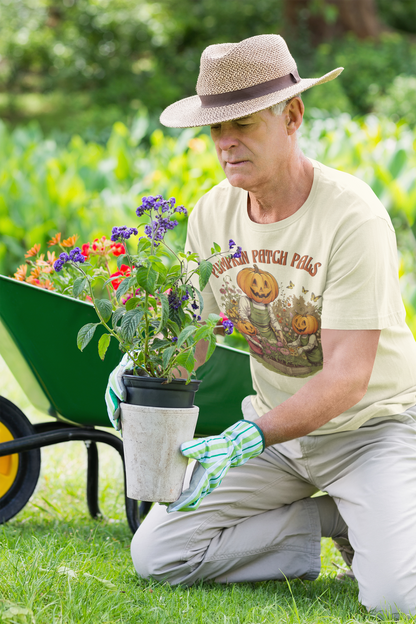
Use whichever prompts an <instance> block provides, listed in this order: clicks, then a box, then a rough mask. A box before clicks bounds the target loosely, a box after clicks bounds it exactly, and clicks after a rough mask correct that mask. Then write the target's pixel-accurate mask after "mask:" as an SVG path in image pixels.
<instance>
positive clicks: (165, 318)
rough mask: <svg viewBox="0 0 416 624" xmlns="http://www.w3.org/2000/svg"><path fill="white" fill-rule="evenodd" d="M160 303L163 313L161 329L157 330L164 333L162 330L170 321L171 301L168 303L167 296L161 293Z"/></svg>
mask: <svg viewBox="0 0 416 624" xmlns="http://www.w3.org/2000/svg"><path fill="white" fill-rule="evenodd" d="M159 301H160V303H161V304H162V307H161V312H162V313H161V317H160V325H159V329H158V330H157V331H158V332H160V331H162V329H164V328H165V327H166V324H167V322H168V320H169V301H168V298H167V296H166V295H164V294H163V293H161V294H160V295H159Z"/></svg>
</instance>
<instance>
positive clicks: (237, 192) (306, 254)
mask: <svg viewBox="0 0 416 624" xmlns="http://www.w3.org/2000/svg"><path fill="white" fill-rule="evenodd" d="M311 162H312V164H313V167H314V180H313V185H312V189H311V192H310V194H309V197H308V198H307V200H306V202H305V203H304V204H303V206H302V207H301V208H300V209H299V210H298V211H297V212H295V213H294V214H293V215H291V216H290V217H288V218H287V219H284V220H282V221H279V222H277V223H271V224H259V223H254V222H253V221H251V220H250V218H249V216H248V213H247V192H246V191H243V190H242V189H239V188H235V187H232V186H231V185H230V184H229V183H228V181H227V180H224V181H223V182H221V183H220V184H218V185H217V186H216V187H214V188H213V189H212V190H211V191H209V192H208V193H207V194H206V195H204V196H203V197H202V198H201V199H200V201H199V202H198V203H197V205H196V206H195V208H194V210H193V212H192V213H191V215H190V218H189V223H188V237H187V243H186V249H187V250H189V251H195V252H197V253H198V254H199V255H200V257H201V258H208V257H209V256H210V255H211V247H212V244H213V243H214V242H216V243H218V244H219V245H220V246H221V248H222V249H223V250H224V249H228V241H229V239H233V240H234V241H235V242H236V244H237V245H239V246H241V247H242V256H241V258H240V259H232V260H229V259H228V258H222V259H221V260H217V261H216V262H214V270H213V274H212V276H211V278H210V281H209V284H208V285H207V287H206V288H205V289H204V291H203V298H204V310H203V313H202V316H203V318H206V316H207V315H208V314H209V313H211V312H217V313H218V311H221V312H224V313H225V314H226V315H227V316H228V317H229V318H230V319H231V320H232V321H233V322H234V323H235V325H236V326H237V328H238V329H239V331H240V332H241V333H243V335H244V336H245V338H246V339H247V342H248V344H249V347H250V355H251V358H250V361H251V372H252V377H253V387H254V390H255V392H256V395H255V396H254V397H253V398H252V401H253V406H254V408H255V410H256V412H257V413H258V414H259V415H263V414H265V413H266V412H267V411H269V410H270V409H271V408H273V407H275V406H276V405H280V404H281V403H282V402H283V401H285V400H286V399H288V398H289V397H290V396H292V395H293V394H295V392H297V391H298V390H299V389H300V388H301V387H302V386H303V385H304V384H305V383H306V382H307V381H308V380H309V379H310V378H311V376H312V375H315V374H316V373H317V372H319V371H320V370H321V369H322V347H321V329H322V328H324V329H344V330H345V329H347V330H348V329H380V330H381V336H380V341H379V345H378V349H377V355H376V359H375V363H374V368H373V372H372V375H371V379H370V383H369V387H368V390H367V393H366V394H365V396H364V398H363V399H362V400H361V401H360V402H359V403H358V404H356V405H354V407H352V408H350V409H349V410H347V411H346V412H344V413H342V414H340V415H339V416H337V417H336V418H333V419H332V420H331V421H329V422H328V423H326V424H325V425H323V426H322V427H320V428H319V429H318V430H316V431H314V432H313V433H314V435H320V434H327V433H335V432H340V431H347V430H353V429H357V428H358V427H360V426H361V425H362V424H364V423H365V422H366V421H367V420H369V419H370V418H375V417H386V416H394V415H397V414H400V413H401V412H403V411H405V410H406V409H407V408H409V407H411V406H413V405H415V404H416V344H415V340H414V338H413V336H412V334H411V332H410V330H409V328H408V327H407V325H406V323H405V310H404V306H403V303H402V299H401V295H400V288H399V280H398V267H397V249H396V238H395V233H394V229H393V226H392V223H391V221H390V217H389V215H388V213H387V211H386V210H385V208H384V207H383V205H382V204H381V203H380V201H379V200H378V198H377V197H376V195H375V194H374V193H373V191H372V190H371V189H370V187H369V186H368V185H367V184H365V183H364V182H362V181H361V180H359V179H357V178H355V177H354V176H351V175H349V174H347V173H343V172H341V171H337V170H335V169H331V168H330V167H326V166H325V165H322V164H321V163H318V162H316V161H311Z"/></svg>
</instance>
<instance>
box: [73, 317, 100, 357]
mask: <svg viewBox="0 0 416 624" xmlns="http://www.w3.org/2000/svg"><path fill="white" fill-rule="evenodd" d="M100 324H101V323H87V324H86V325H84V327H81V329H80V330H79V332H78V335H77V346H78V349H80V351H83V350H84V349H85V347H86V346H87V344H88V343H89V342H90V340H91V338H92V337H93V336H94V333H95V330H96V329H97V326H98V325H100Z"/></svg>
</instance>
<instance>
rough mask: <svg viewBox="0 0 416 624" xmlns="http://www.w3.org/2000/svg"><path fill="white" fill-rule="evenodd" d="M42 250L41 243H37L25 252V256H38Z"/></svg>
mask: <svg viewBox="0 0 416 624" xmlns="http://www.w3.org/2000/svg"><path fill="white" fill-rule="evenodd" d="M39 251H40V244H39V243H37V244H36V245H33V247H32V249H29V251H27V252H26V253H25V258H31V257H32V256H36V255H37V254H38V253H39Z"/></svg>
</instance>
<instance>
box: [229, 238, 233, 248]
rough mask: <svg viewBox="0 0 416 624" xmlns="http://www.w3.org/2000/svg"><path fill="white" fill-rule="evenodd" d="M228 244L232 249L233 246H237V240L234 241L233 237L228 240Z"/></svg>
mask: <svg viewBox="0 0 416 624" xmlns="http://www.w3.org/2000/svg"><path fill="white" fill-rule="evenodd" d="M228 245H229V248H230V249H232V248H233V247H235V242H234V241H233V239H232V238H230V240H229V241H228Z"/></svg>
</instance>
